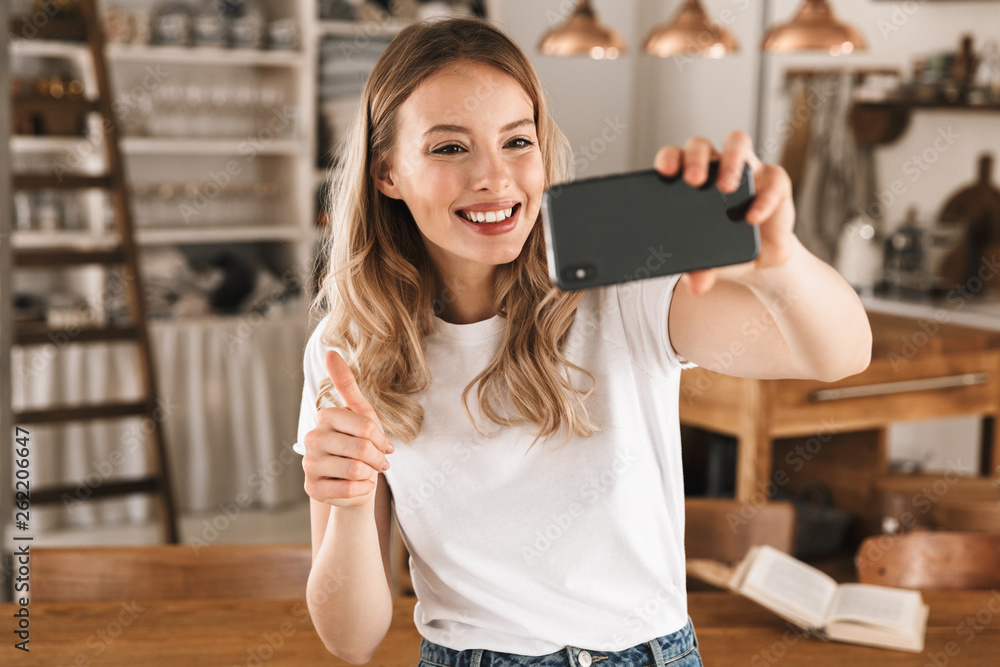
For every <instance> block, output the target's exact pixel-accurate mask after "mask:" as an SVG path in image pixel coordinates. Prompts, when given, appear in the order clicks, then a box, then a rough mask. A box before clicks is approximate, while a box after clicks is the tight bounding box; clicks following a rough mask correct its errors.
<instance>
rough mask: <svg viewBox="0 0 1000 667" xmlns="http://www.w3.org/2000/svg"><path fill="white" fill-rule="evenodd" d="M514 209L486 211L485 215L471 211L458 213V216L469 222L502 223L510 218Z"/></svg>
mask: <svg viewBox="0 0 1000 667" xmlns="http://www.w3.org/2000/svg"><path fill="white" fill-rule="evenodd" d="M513 212H514V207H513V206H512V207H511V208H508V209H504V210H501V211H486V212H485V213H472V212H471V211H459V212H458V214H459V215H460V216H462V217H463V218H465V219H466V220H468V221H469V222H503V221H504V220H506V219H507V218H509V217H511V215H513Z"/></svg>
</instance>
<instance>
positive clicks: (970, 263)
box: [938, 153, 1000, 287]
mask: <svg viewBox="0 0 1000 667" xmlns="http://www.w3.org/2000/svg"><path fill="white" fill-rule="evenodd" d="M938 222H939V224H941V225H944V226H949V225H961V226H963V227H965V243H963V244H962V245H960V246H959V247H957V248H955V250H954V251H952V252H951V253H950V254H949V255H948V256H947V257H946V258H945V259H944V261H943V263H942V266H941V271H940V272H941V276H942V278H943V279H944V280H945V281H946V283H947V284H948V285H958V284H960V283H963V282H965V281H966V279H967V278H968V277H969V276H971V275H974V274H975V273H976V271H977V270H978V264H979V261H980V259H981V257H982V256H983V255H985V256H987V257H989V256H990V254H991V253H993V252H996V251H997V250H998V249H1000V189H998V188H997V186H996V185H994V184H993V155H992V154H989V153H985V154H983V155H982V156H980V158H979V178H978V179H977V180H976V182H975V183H973V184H972V185H967V186H965V187H962V188H961V189H959V190H958V191H957V192H956V193H955V194H953V195H952V196H951V197H949V198H948V199H947V200H946V201H945V203H944V205H943V206H942V207H941V212H940V213H939V214H938ZM970 248H971V251H970ZM991 283H992V285H993V286H994V287H995V286H996V285H998V284H1000V276H994V278H993V280H992V281H991Z"/></svg>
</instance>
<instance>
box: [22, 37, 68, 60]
mask: <svg viewBox="0 0 1000 667" xmlns="http://www.w3.org/2000/svg"><path fill="white" fill-rule="evenodd" d="M8 47H9V51H10V55H12V56H25V57H32V58H73V59H76V60H82V59H83V58H85V57H87V54H88V51H87V45H86V44H84V43H82V42H60V41H56V40H47V39H46V40H43V39H12V40H10V43H9V44H8Z"/></svg>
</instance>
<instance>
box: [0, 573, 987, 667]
mask: <svg viewBox="0 0 1000 667" xmlns="http://www.w3.org/2000/svg"><path fill="white" fill-rule="evenodd" d="M924 600H925V601H926V602H927V604H929V605H930V618H929V619H928V628H927V640H926V647H925V650H924V652H923V653H921V654H918V653H905V652H900V651H890V650H883V649H875V648H868V647H863V646H855V645H852V644H839V643H832V642H831V643H826V642H820V641H817V640H813V639H807V638H801V637H800V636H798V635H796V634H794V633H792V632H791V631H790V630H789V628H788V626H786V624H785V623H784V621H782V620H781V619H779V618H778V617H776V616H774V615H773V614H771V613H770V612H769V611H767V610H765V609H763V608H762V607H760V606H758V605H757V604H755V603H753V602H751V601H749V600H747V599H745V598H742V597H738V596H735V595H732V594H730V593H724V592H705V593H691V594H690V595H689V598H688V604H689V613H690V615H691V618H692V619H693V620H694V624H695V631H696V632H697V634H698V640H699V642H700V644H701V652H702V656H703V658H704V661H705V664H706V665H707V666H709V667H724V666H726V665H740V666H743V667H745V666H747V665H773V664H776V663H778V662H780V663H781V664H784V665H809V666H810V667H823V666H830V667H842V666H843V665H851V667H862V666H864V665H878V666H879V667H887V666H890V665H914V666H920V667H923V666H924V665H927V664H928V663H929V664H939V665H944V664H946V663H947V664H950V665H970V666H979V665H983V666H985V665H996V664H998V659H1000V592H991V591H961V592H931V591H929V592H925V593H924ZM414 602H415V598H404V597H400V598H397V600H396V605H395V610H394V617H393V624H392V628H391V629H390V631H389V635H388V636H387V637H386V640H385V641H384V642H383V643H382V646H381V647H380V648H379V651H378V653H377V654H376V656H375V659H374V660H373V661H372V662H371V663H369V664H370V665H373V666H374V667H414V666H415V665H416V664H417V658H418V654H419V647H420V636H419V635H418V634H417V631H416V628H415V627H414V625H413V605H414ZM15 609H16V607H15V605H13V604H3V605H0V618H3V619H5V620H4V621H3V626H4V630H3V633H2V634H3V636H4V637H6V639H5V640H4V646H3V647H2V648H0V664H3V665H11V666H13V665H39V666H44V667H55V666H56V665H122V666H127V667H137V666H140V665H141V666H144V667H145V666H147V665H170V666H172V667H183V666H186V665H191V666H197V667H214V666H216V665H225V666H228V665H256V666H260V665H298V666H302V665H335V666H340V665H346V664H347V663H344V662H342V661H340V660H337V659H336V658H333V657H332V656H330V655H329V654H328V653H327V651H326V649H325V648H324V647H323V644H322V643H321V642H320V640H319V637H318V636H317V635H316V632H315V630H313V627H312V623H311V621H310V619H309V616H308V614H307V613H306V608H305V603H304V602H302V601H300V600H180V601H178V600H171V601H158V602H139V603H137V604H136V605H131V604H124V605H123V604H122V603H120V602H96V603H95V602H89V603H87V602H60V603H57V602H49V603H41V602H39V603H35V604H32V605H31V606H30V608H29V609H30V614H31V616H30V618H31V643H30V645H29V646H30V647H31V652H30V653H22V652H21V651H18V650H15V649H14V648H13V639H12V637H13V635H12V634H11V633H10V631H9V628H11V627H12V618H13V617H12V614H13V612H14V611H15ZM977 617H978V620H977ZM950 643H951V644H950ZM949 650H950V651H951V653H952V654H953V655H952V656H951V657H949V656H948V653H947V651H949ZM956 650H957V651H958V653H957V654H956ZM939 656H943V657H940V659H939V660H938V662H937V663H935V662H933V659H935V658H937V657H939ZM942 660H943V661H944V662H942Z"/></svg>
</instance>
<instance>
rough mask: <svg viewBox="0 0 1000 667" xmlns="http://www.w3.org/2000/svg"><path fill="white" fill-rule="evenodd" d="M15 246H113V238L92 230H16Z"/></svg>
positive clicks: (13, 237) (98, 247)
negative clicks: (97, 233)
mask: <svg viewBox="0 0 1000 667" xmlns="http://www.w3.org/2000/svg"><path fill="white" fill-rule="evenodd" d="M12 239H13V241H14V247H15V248H51V247H63V246H74V247H82V248H92V249H95V250H97V249H100V248H112V247H114V245H115V244H114V243H113V239H112V238H111V237H109V236H106V235H104V236H99V235H96V234H94V233H92V232H68V231H60V232H39V231H15V232H14V235H13V236H12Z"/></svg>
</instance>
